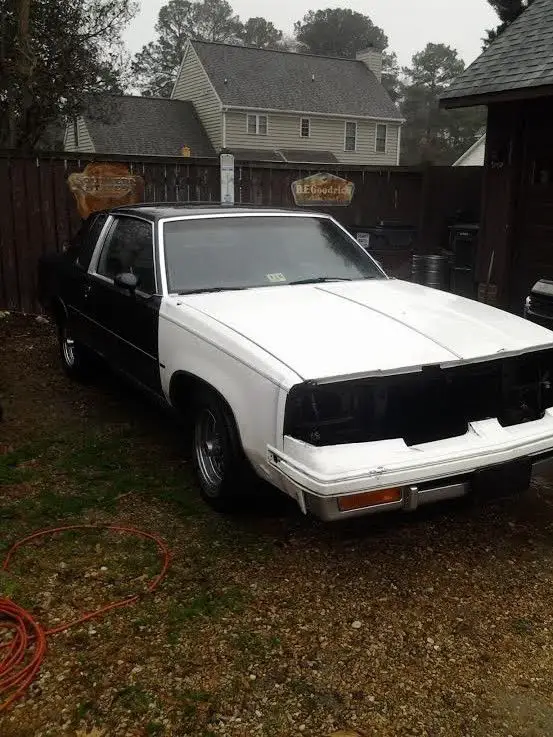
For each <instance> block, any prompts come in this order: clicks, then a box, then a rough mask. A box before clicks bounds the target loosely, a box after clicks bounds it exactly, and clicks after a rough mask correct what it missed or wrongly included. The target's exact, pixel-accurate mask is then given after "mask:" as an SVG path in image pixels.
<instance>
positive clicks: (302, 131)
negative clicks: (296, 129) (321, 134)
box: [300, 118, 311, 138]
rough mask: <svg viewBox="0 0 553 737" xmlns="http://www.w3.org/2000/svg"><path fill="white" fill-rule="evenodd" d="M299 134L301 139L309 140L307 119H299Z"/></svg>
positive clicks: (309, 128) (309, 131)
mask: <svg viewBox="0 0 553 737" xmlns="http://www.w3.org/2000/svg"><path fill="white" fill-rule="evenodd" d="M300 134H301V137H302V138H309V136H310V135H311V121H310V120H309V118H301V120H300Z"/></svg>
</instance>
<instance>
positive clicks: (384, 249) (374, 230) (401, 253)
mask: <svg viewBox="0 0 553 737" xmlns="http://www.w3.org/2000/svg"><path fill="white" fill-rule="evenodd" d="M352 230H353V234H354V236H355V238H357V240H358V241H359V243H360V244H361V245H362V246H363V248H364V249H365V250H366V251H367V253H370V255H371V256H372V257H373V258H374V259H376V260H377V261H378V262H379V263H380V264H381V265H382V267H383V269H384V270H385V271H386V273H387V274H388V275H389V276H393V277H395V278H396V279H409V278H410V276H411V257H412V255H413V246H414V242H415V238H416V235H417V230H416V228H415V227H414V226H412V225H405V224H403V223H397V222H392V221H381V222H380V223H378V224H377V225H370V226H359V227H355V228H354V229H352Z"/></svg>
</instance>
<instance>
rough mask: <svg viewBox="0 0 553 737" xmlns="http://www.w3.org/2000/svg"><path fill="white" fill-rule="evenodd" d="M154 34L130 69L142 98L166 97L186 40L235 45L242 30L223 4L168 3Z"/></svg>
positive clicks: (198, 0) (217, 0) (205, 0)
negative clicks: (144, 96)
mask: <svg viewBox="0 0 553 737" xmlns="http://www.w3.org/2000/svg"><path fill="white" fill-rule="evenodd" d="M155 32H156V34H157V40H155V41H151V42H150V43H149V44H147V45H146V46H144V47H143V48H142V50H141V51H139V52H138V54H137V55H136V56H135V58H134V61H133V64H132V69H133V73H134V74H135V77H136V80H137V84H138V87H139V88H140V89H141V91H142V94H144V95H161V96H162V97H169V96H170V95H171V90H172V88H173V84H174V82H175V78H176V75H177V71H178V68H179V66H180V63H181V61H182V57H183V54H184V46H185V44H186V42H187V40H188V39H194V40H197V41H235V42H236V41H238V40H239V39H240V37H241V34H242V32H243V26H242V24H241V23H240V19H239V18H238V16H236V15H234V14H233V10H232V8H231V6H230V5H229V3H228V2H227V1H226V0H170V2H169V3H168V4H167V5H164V6H163V7H162V8H161V10H160V11H159V15H158V21H157V23H156V26H155Z"/></svg>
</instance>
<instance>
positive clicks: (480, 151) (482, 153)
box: [451, 133, 486, 166]
mask: <svg viewBox="0 0 553 737" xmlns="http://www.w3.org/2000/svg"><path fill="white" fill-rule="evenodd" d="M485 157H486V134H485V133H483V134H482V135H481V136H480V138H479V139H478V140H476V141H475V142H474V143H473V144H472V146H471V147H470V148H469V149H467V150H466V151H465V153H464V154H462V155H461V156H459V158H458V159H457V161H455V162H454V163H453V164H452V165H451V166H463V165H465V163H464V162H465V161H467V160H468V159H473V158H474V159H476V158H478V163H475V164H473V166H484V160H485Z"/></svg>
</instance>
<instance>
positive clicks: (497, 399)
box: [284, 351, 553, 446]
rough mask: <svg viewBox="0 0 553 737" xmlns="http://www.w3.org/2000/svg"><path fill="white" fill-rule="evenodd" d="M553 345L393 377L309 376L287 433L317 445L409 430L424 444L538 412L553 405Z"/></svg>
mask: <svg viewBox="0 0 553 737" xmlns="http://www.w3.org/2000/svg"><path fill="white" fill-rule="evenodd" d="M552 376H553V352H552V351H541V352H538V353H532V354H526V355H524V356H519V357H515V358H507V359H500V360H494V361H488V362H486V363H481V364H469V365H465V366H459V367H454V368H450V369H441V368H440V367H437V366H431V367H425V368H424V369H423V370H422V371H421V372H417V373H413V374H406V375H400V376H393V377H385V378H384V377H383V378H377V379H368V380H363V381H351V382H341V383H337V384H328V385H324V386H314V385H309V384H302V385H299V386H297V387H295V388H294V389H292V390H291V392H290V394H289V397H288V402H287V407H286V418H285V430H284V432H285V434H286V435H290V436H292V437H295V438H297V439H299V440H303V441H305V442H307V443H310V444H312V445H319V446H324V445H340V444H344V443H361V442H370V441H376V440H392V439H396V438H402V439H403V440H404V441H405V443H406V444H407V445H418V444H422V443H429V442H432V441H436V440H445V439H446V438H452V437H458V436H460V435H464V434H465V433H466V432H467V430H468V427H469V423H470V422H476V421H478V420H485V419H490V418H497V420H498V421H499V423H500V424H501V425H502V426H503V427H509V426H512V425H518V424H521V423H524V422H531V421H533V420H538V419H540V418H542V417H543V416H544V413H545V410H546V409H547V408H548V407H552V406H553V390H552Z"/></svg>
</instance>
